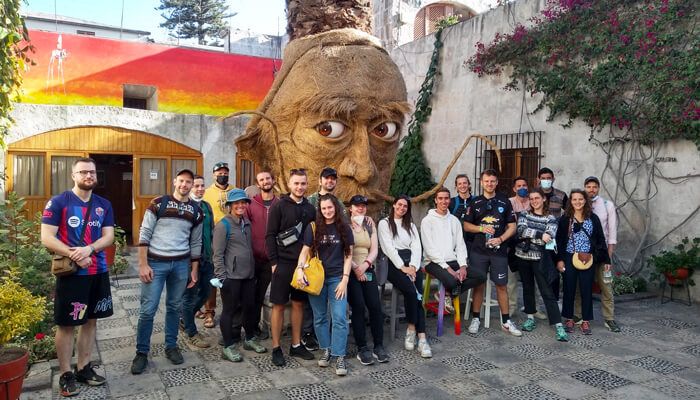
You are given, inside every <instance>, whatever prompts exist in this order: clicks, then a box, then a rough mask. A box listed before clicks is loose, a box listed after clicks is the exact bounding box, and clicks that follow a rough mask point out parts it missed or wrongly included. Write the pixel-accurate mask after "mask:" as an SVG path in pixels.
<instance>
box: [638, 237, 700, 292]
mask: <svg viewBox="0 0 700 400" xmlns="http://www.w3.org/2000/svg"><path fill="white" fill-rule="evenodd" d="M649 262H650V263H651V264H652V265H653V266H654V272H653V273H652V274H651V277H652V279H655V280H657V281H661V280H662V276H663V277H665V278H666V281H667V282H668V283H669V284H671V285H678V284H680V283H682V282H683V281H684V280H688V284H689V285H690V286H695V281H693V279H692V278H691V277H692V275H693V272H694V271H695V270H696V269H698V268H700V238H697V237H696V238H694V239H693V240H690V239H688V238H687V237H685V238H683V240H681V242H680V243H679V244H678V245H676V246H675V247H673V249H671V250H664V251H662V252H661V253H659V254H657V255H654V256H652V257H651V258H650V259H649Z"/></svg>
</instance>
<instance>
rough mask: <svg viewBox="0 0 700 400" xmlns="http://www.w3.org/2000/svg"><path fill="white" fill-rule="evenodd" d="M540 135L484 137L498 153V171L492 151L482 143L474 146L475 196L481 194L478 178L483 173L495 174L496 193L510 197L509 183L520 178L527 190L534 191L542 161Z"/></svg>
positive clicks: (514, 134)
mask: <svg viewBox="0 0 700 400" xmlns="http://www.w3.org/2000/svg"><path fill="white" fill-rule="evenodd" d="M543 133H544V132H543V131H536V132H520V133H508V134H503V135H491V136H487V137H488V138H489V139H490V140H491V141H493V142H494V143H496V145H497V146H498V148H499V149H500V150H501V168H499V167H498V159H497V157H496V151H495V150H493V149H491V147H489V145H488V144H486V143H485V142H483V141H478V142H476V160H475V163H474V176H475V177H476V179H475V180H476V182H475V184H474V185H472V186H474V187H475V188H476V190H475V191H474V193H475V194H478V193H481V182H480V181H479V179H478V178H479V175H480V174H481V171H483V170H485V169H489V168H492V169H495V170H496V171H498V187H497V188H496V190H497V191H498V192H501V193H503V194H505V195H506V196H508V197H512V196H514V195H515V194H514V193H513V190H512V189H513V179H515V177H517V176H523V177H525V179H527V184H528V186H529V187H531V188H532V187H535V182H536V180H537V171H538V170H539V169H540V159H541V158H542V134H543Z"/></svg>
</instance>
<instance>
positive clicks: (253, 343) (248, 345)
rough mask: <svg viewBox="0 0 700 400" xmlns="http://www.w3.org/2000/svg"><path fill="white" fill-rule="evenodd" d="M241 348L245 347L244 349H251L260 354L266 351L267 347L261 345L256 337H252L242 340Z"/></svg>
mask: <svg viewBox="0 0 700 400" xmlns="http://www.w3.org/2000/svg"><path fill="white" fill-rule="evenodd" d="M243 348H244V349H246V350H252V351H254V352H256V353H258V354H262V353H266V352H267V349H266V348H265V346H263V345H261V344H260V343H258V339H257V338H255V337H253V338H252V339H250V340H246V341H245V342H243Z"/></svg>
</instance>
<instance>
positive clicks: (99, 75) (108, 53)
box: [22, 30, 281, 115]
mask: <svg viewBox="0 0 700 400" xmlns="http://www.w3.org/2000/svg"><path fill="white" fill-rule="evenodd" d="M30 38H31V42H32V44H33V45H34V47H35V48H36V52H35V53H34V54H33V55H32V56H31V58H32V59H33V60H34V61H35V62H36V65H33V66H31V67H29V69H28V70H27V71H25V73H24V74H23V77H24V83H23V85H22V91H23V95H22V102H25V103H36V104H63V105H109V106H117V107H121V106H122V101H123V89H122V85H123V84H134V85H148V86H155V87H156V88H157V92H158V111H167V112H176V113H185V114H209V115H226V114H229V113H231V112H234V111H239V110H254V109H256V108H257V106H258V104H259V103H260V102H261V101H262V99H263V98H264V97H265V94H266V93H267V91H268V90H269V88H270V86H271V85H272V80H273V78H274V76H273V71H274V70H275V69H279V67H280V63H281V61H280V60H273V59H269V58H261V57H249V56H244V55H238V54H227V53H219V52H215V51H207V50H196V49H188V48H184V47H174V46H166V45H160V44H151V43H142V42H129V41H120V40H112V39H102V38H94V37H88V36H82V35H72V34H66V33H62V34H58V33H55V32H44V31H35V30H32V31H30Z"/></svg>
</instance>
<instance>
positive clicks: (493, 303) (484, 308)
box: [462, 279, 500, 328]
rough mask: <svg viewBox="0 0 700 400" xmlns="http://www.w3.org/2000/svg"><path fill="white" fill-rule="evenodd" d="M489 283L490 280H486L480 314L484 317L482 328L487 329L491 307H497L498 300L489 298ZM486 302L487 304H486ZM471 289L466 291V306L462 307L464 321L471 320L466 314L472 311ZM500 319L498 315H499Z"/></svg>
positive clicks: (489, 322)
mask: <svg viewBox="0 0 700 400" xmlns="http://www.w3.org/2000/svg"><path fill="white" fill-rule="evenodd" d="M492 286H493V283H491V280H490V279H487V280H486V293H484V301H483V302H482V304H481V314H482V315H483V316H484V327H486V328H488V327H489V326H491V307H498V300H494V299H493V298H491V287H492ZM487 302H488V303H487ZM471 303H472V289H469V290H467V304H466V305H465V306H464V312H462V319H463V320H464V321H467V320H471V317H470V316H469V315H468V314H467V313H469V312H471V311H472V308H471ZM499 318H500V314H499Z"/></svg>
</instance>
